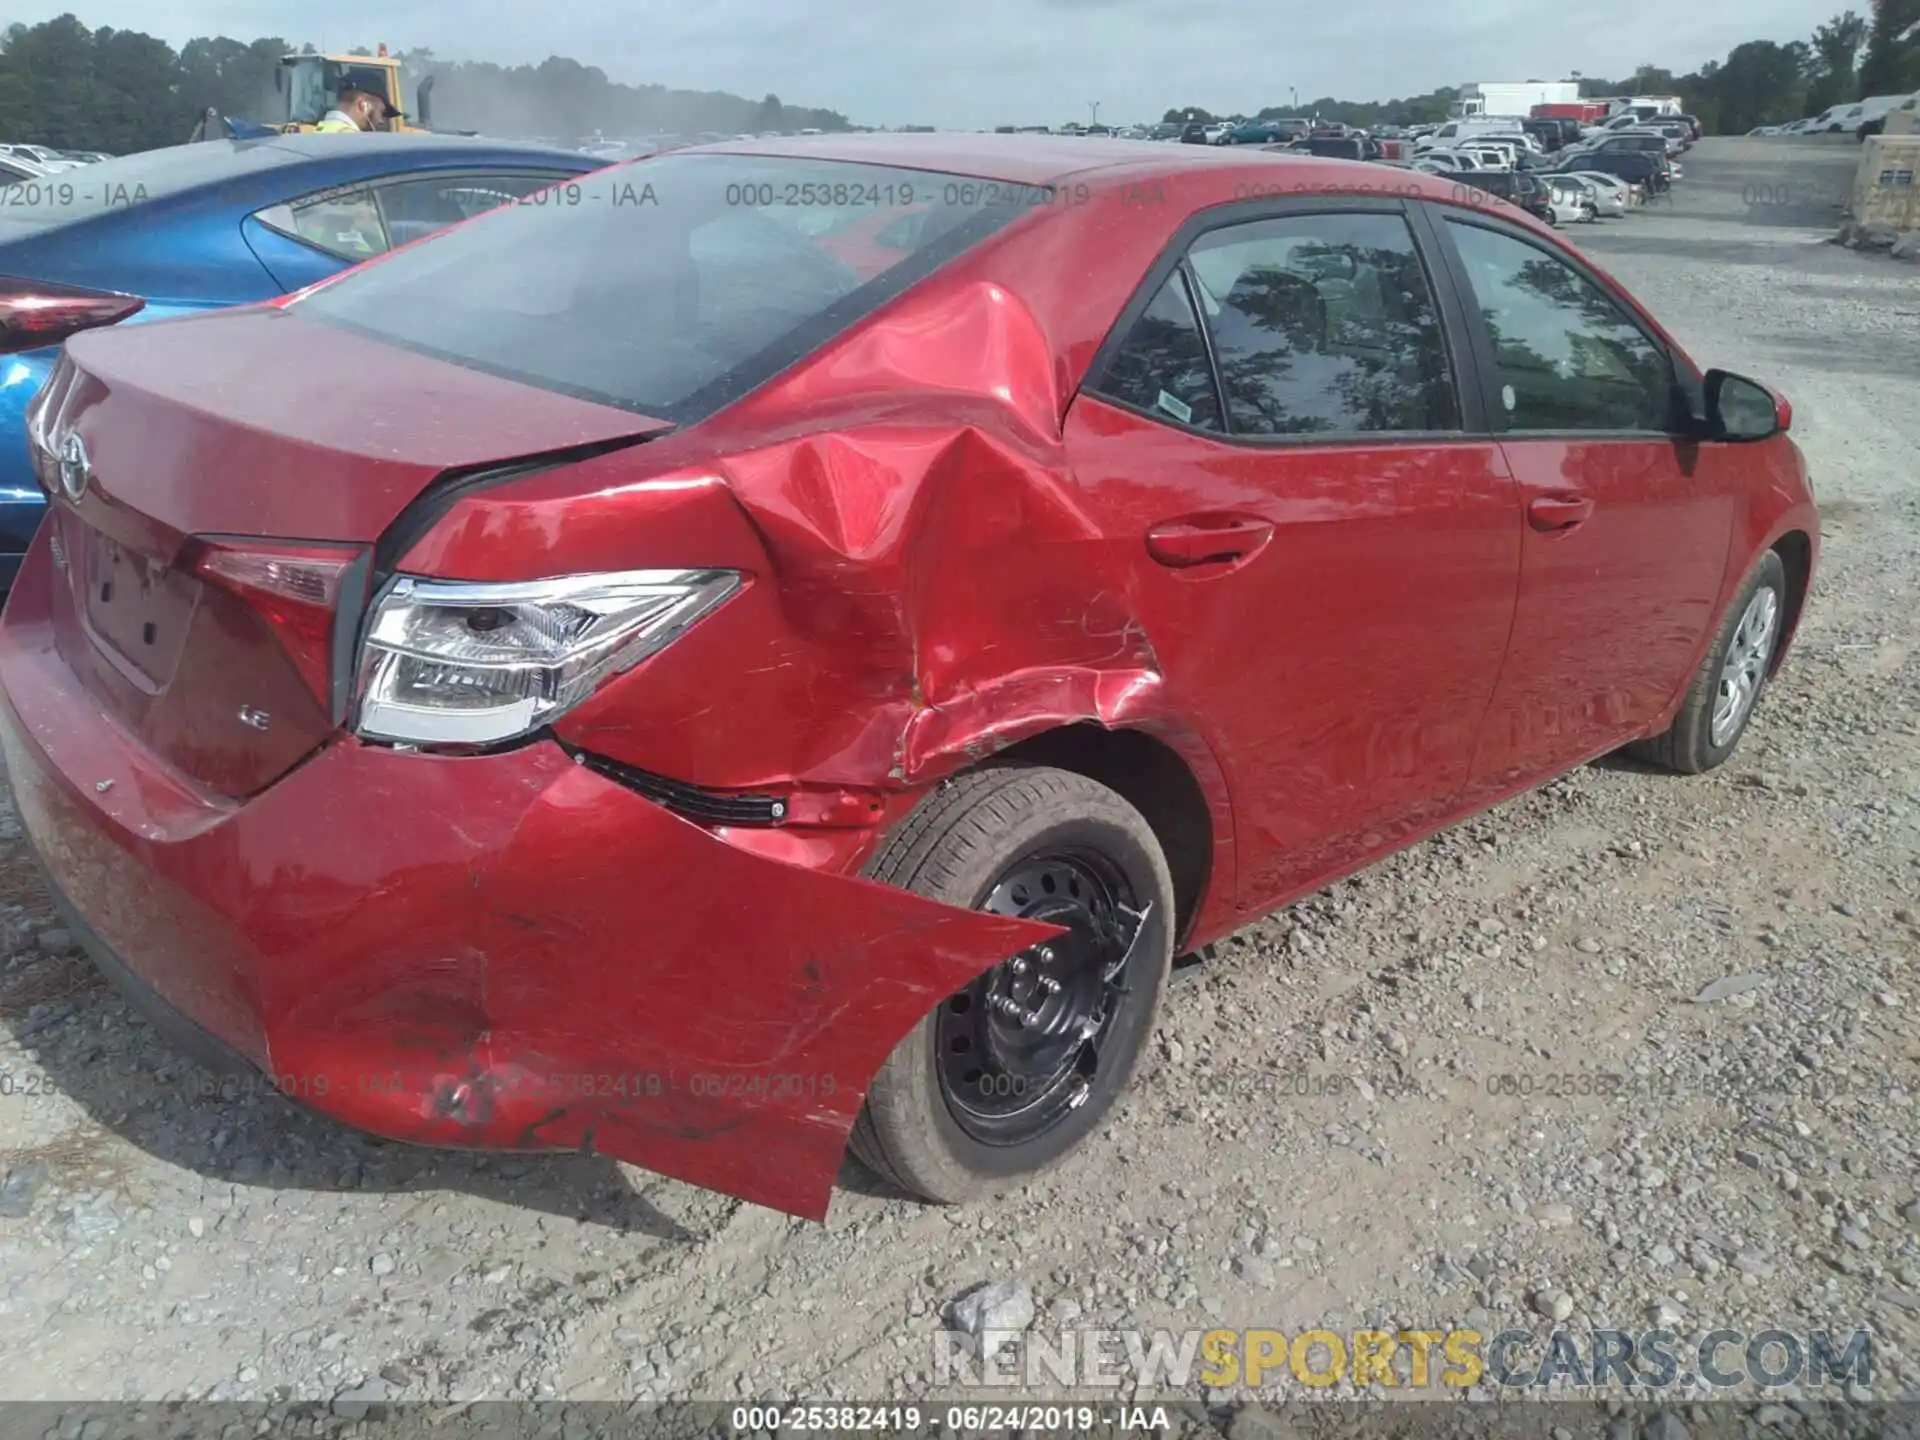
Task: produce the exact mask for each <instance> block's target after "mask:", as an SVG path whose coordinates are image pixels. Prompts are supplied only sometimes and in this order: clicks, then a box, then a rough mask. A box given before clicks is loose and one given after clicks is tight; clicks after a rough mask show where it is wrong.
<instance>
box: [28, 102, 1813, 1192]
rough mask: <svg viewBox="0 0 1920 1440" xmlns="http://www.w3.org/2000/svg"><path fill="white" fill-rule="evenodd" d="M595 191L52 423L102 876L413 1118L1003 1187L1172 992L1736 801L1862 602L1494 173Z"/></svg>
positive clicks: (339, 1066)
mask: <svg viewBox="0 0 1920 1440" xmlns="http://www.w3.org/2000/svg"><path fill="white" fill-rule="evenodd" d="M576 188H577V190H578V192H579V193H578V194H577V195H576V196H575V198H573V199H572V200H569V199H568V198H567V197H566V196H565V195H561V194H557V193H556V194H550V195H549V196H546V197H532V198H530V199H529V200H527V201H523V202H522V203H520V204H517V205H514V206H510V207H506V208H504V209H502V210H500V211H497V212H495V213H494V214H492V215H490V216H488V217H486V218H483V219H480V220H477V221H474V222H472V223H470V224H468V225H465V226H461V227H458V228H457V229H455V230H453V231H450V232H447V233H446V234H444V235H442V236H440V237H438V238H435V239H431V240H428V241H425V242H422V243H420V244H418V245H415V246H412V247H409V248H407V249H405V250H403V251H399V252H396V253H395V254H393V255H392V256H390V257H388V258H385V259H382V260H379V261H376V262H374V263H372V264H370V265H366V266H363V267H361V268H360V269H357V270H355V271H351V272H349V273H348V274H346V275H344V276H342V277H340V278H339V279H337V280H335V281H332V282H329V283H327V284H324V285H322V286H320V287H318V288H315V289H313V290H310V291H307V292H305V293H303V294H301V295H298V296H295V297H293V298H291V299H290V300H286V301H280V302H276V303H275V304H274V305H272V306H270V307H267V308H255V309H251V310H248V311H240V312H232V313H229V314H227V315H223V316H218V317H213V318H207V319H194V320H186V321H179V322H169V323H161V324H155V325H150V326H142V327H139V328H137V329H126V330H115V331H102V332H98V333H94V334H88V335H81V336H78V337H76V338H75V339H73V340H72V341H71V342H70V343H69V344H68V346H67V348H66V352H65V355H64V358H63V359H62V360H61V362H60V364H59V366H58V367H57V369H56V371H55V373H54V375H53V377H52V378H51V380H50V381H49V383H48V385H47V388H46V389H45V390H44V391H43V392H42V394H41V396H40V397H39V399H38V401H37V402H36V405H35V409H34V414H33V435H34V442H33V443H34V447H35V451H36V456H35V459H36V464H37V467H38V473H39V474H40V475H41V477H42V481H43V483H44V485H45V486H46V488H47V490H48V492H49V495H50V497H51V509H50V519H49V523H48V524H46V525H45V526H44V527H43V528H42V530H41V531H40V534H39V536H38V538H37V539H36V540H35V542H34V545H33V548H32V551H31V553H30V554H29V555H28V557H27V560H26V562H25V566H24V568H23V569H22V571H21V573H20V576H19V579H18V582H17V583H16V585H15V587H14V590H13V594H12V599H11V602H10V603H9V605H8V607H7V610H6V614H5V618H4V623H0V689H3V690H4V704H3V705H0V738H3V739H4V744H5V750H6V758H7V762H8V766H9V769H10V773H11V776H12V781H13V785H14V787H15V791H16V795H17V798H18V803H19V808H20V812H21V815H22V817H23V820H24V822H25V825H26V829H27V831H28V834H29V835H30V837H31V840H32V843H33V845H34V846H35V848H36V849H37V851H38V853H39V855H40V856H41V858H42V859H43V860H44V862H45V865H46V869H47V872H48V875H49V876H50V878H51V881H52V884H53V887H54V889H55V892H56V894H57V895H58V896H59V897H60V900H61V903H62V904H63V906H65V907H66V908H67V909H68V910H69V911H70V912H71V914H72V917H73V920H74V928H75V931H76V933H77V934H79V935H80V936H82V937H83V938H84V940H85V942H86V944H87V945H88V946H89V948H90V950H91V952H92V954H93V955H94V957H95V959H96V960H97V962H98V963H99V965H100V966H101V967H102V968H103V969H104V970H106V971H107V972H108V973H109V974H111V975H112V976H114V977H115V978H116V979H117V980H118V981H119V982H120V983H121V984H122V985H123V986H124V987H126V988H127V989H128V990H129V991H130V993H132V994H133V995H134V996H136V997H137V998H138V999H139V1000H140V1001H141V1003H143V1004H144V1005H146V1007H147V1008H148V1010H149V1013H151V1014H153V1015H154V1016H155V1017H156V1018H157V1020H158V1021H159V1023H162V1024H164V1025H166V1026H169V1027H171V1028H172V1030H173V1031H174V1033H176V1034H177V1035H178V1036H179V1037H180V1038H181V1039H183V1040H184V1041H186V1042H189V1043H192V1044H195V1045H197V1046H199V1047H200V1048H201V1049H202V1052H203V1053H206V1054H208V1055H209V1056H210V1057H211V1058H214V1059H216V1060H226V1061H237V1062H239V1063H246V1064H250V1065H252V1066H255V1067H258V1068H259V1069H260V1070H262V1071H265V1072H266V1073H267V1074H268V1075H270V1076H272V1077H273V1080H274V1083H275V1084H276V1085H278V1086H279V1087H280V1088H281V1089H282V1090H283V1091H284V1092H285V1093H287V1094H288V1095H290V1096H291V1097H293V1098H294V1099H296V1100H299V1101H301V1102H303V1103H306V1104H308V1105H311V1106H314V1107H317V1108H318V1109H320V1110H322V1111H325V1112H327V1113H329V1114H331V1115H334V1116H336V1117H338V1118H340V1119H341V1120H344V1121H347V1122H349V1123H351V1124H354V1125H358V1126H362V1127H364V1128H366V1129H368V1130H371V1131H376V1132H378V1133H380V1134H382V1135H386V1136H389V1137H394V1138H398V1139H403V1140H409V1141H416V1142H420V1143H424V1144H432V1145H448V1146H476V1147H494V1148H503V1149H520V1150H537V1149H576V1148H591V1149H593V1150H595V1151H598V1152H602V1153H605V1154H609V1155H613V1156H616V1157H618V1158H620V1159H623V1160H627V1161H631V1162H634V1163H636V1164H639V1165H642V1166H645V1167H648V1168H651V1169H653V1170H656V1171H660V1172H663V1173H665V1174H668V1175H673V1176H678V1177H680V1178H682V1179H685V1180H688V1181H692V1182H694V1183H697V1184H700V1185H705V1186H711V1187H714V1188H717V1189H720V1190H724V1191H728V1192H731V1193H733V1194H735V1195H739V1196H743V1197H745V1198H747V1199H749V1200H752V1201H755V1202H758V1203H761V1204H764V1205H769V1206H775V1207H779V1208H781V1209H785V1210H788V1211H792V1212H794V1213H798V1214H802V1215H807V1216H814V1217H819V1216H822V1215H824V1214H825V1212H826V1208H827V1204H828V1200H829V1197H830V1194H831V1190H832V1186H833V1184H834V1180H835V1176H836V1172H837V1171H838V1169H839V1166H840V1164H841V1161H842V1156H843V1152H844V1151H845V1149H846V1147H847V1145H848V1142H849V1138H851V1143H852V1146H853V1149H854V1150H855V1151H856V1153H857V1154H858V1155H859V1156H860V1157H861V1158H862V1159H863V1160H864V1161H865V1162H866V1163H867V1164H868V1165H869V1166H871V1167H872V1168H874V1169H876V1170H878V1171H879V1172H881V1173H882V1174H883V1175H885V1176H886V1177H888V1178H890V1179H892V1180H894V1181H897V1182H898V1183H899V1184H900V1185H902V1186H904V1187H905V1188H907V1189H908V1190H910V1191H913V1192H915V1193H918V1194H920V1195H923V1196H927V1197H930V1198H934V1199H938V1200H945V1201H953V1200H960V1199H964V1198H967V1197H972V1196H977V1195H981V1194H986V1193H991V1192H994V1191H997V1190H1000V1189H1004V1188H1006V1187H1008V1186H1010V1185H1013V1184H1016V1183H1018V1182H1020V1181H1021V1180H1022V1179H1024V1178H1025V1177H1028V1176H1031V1175H1032V1174H1034V1173H1035V1172H1037V1171H1039V1170H1041V1169H1042V1168H1044V1167H1046V1166H1048V1165H1050V1164H1052V1163H1053V1162H1055V1161H1057V1160H1058V1159H1060V1158H1061V1157H1062V1156H1063V1155H1065V1154H1066V1153H1067V1152H1068V1151H1070V1150H1071V1149H1072V1148H1073V1147H1074V1146H1075V1145H1076V1144H1077V1143H1078V1142H1080V1141H1081V1140H1083V1139H1084V1138H1085V1137H1086V1136H1087V1135H1088V1134H1089V1133H1090V1132H1091V1131H1093V1130H1094V1129H1095V1127H1096V1126H1098V1125H1099V1124H1100V1123H1101V1120H1102V1117H1103V1116H1104V1115H1105V1114H1106V1113H1107V1112H1108V1110H1109V1108H1110V1106H1111V1104H1112V1102H1113V1100H1114V1099H1115V1097H1116V1096H1117V1095H1118V1094H1119V1093H1120V1092H1121V1091H1122V1089H1123V1088H1124V1087H1125V1086H1126V1084H1127V1083H1128V1080H1129V1077H1130V1076H1131V1074H1132V1072H1133V1070H1134V1068H1135V1066H1136V1064H1137V1062H1138V1061H1139V1059H1140V1056H1141V1053H1142V1050H1143V1048H1144V1046H1145V1044H1146V1041H1147V1038H1148V1036H1149V1033H1150V1032H1151V1029H1152V1026H1153V1023H1154V1014H1155V1009H1156V1007H1157V1005H1158V1004H1159V1001H1160V997H1161V993H1162V990H1163V988H1164V986H1165V982H1166V977H1167V973H1168V969H1169V964H1170V961H1171V959H1172V957H1173V956H1174V955H1176V954H1179V953H1183V952H1185V951H1188V950H1191V949H1194V948H1196V947H1198V946H1200V945H1202V944H1204V943H1205V942H1207V941H1209V940H1211V939H1213V938H1215V937H1218V936H1221V935H1223V934H1225V933H1227V932H1229V931H1232V930H1234V929H1236V928H1238V927H1240V926H1244V925H1246V924H1247V923H1249V922H1250V921H1251V920H1253V919H1255V918H1257V917H1258V916H1260V915H1262V914H1264V913H1266V912H1269V911H1271V910H1273V909H1275V908H1276V907H1277V906H1281V905H1284V904H1286V903H1288V901H1290V900H1291V899H1293V898H1295V897H1297V896H1300V895H1302V894H1305V893H1307V892H1310V891H1312V890H1315V889H1316V888H1318V887H1321V886H1324V885H1325V884H1327V883H1328V882H1329V881H1331V880H1333V879H1334V878H1336V877H1338V876H1341V875H1344V874H1347V873H1349V872H1351V871H1353V870H1355V869H1357V868H1359V867H1361V866H1363V865H1365V864H1367V863H1368V862H1369V861H1371V860H1374V859H1376V858H1378V857H1379V856H1381V855H1384V854H1386V853H1387V852H1389V851H1392V850H1394V849H1396V848H1398V847H1401V846H1404V845H1407V844H1409V843H1411V842H1413V841H1414V840H1417V839H1418V838H1420V837H1421V836H1423V835H1426V834H1429V833H1431V832H1432V831H1434V830H1435V829H1437V828H1439V827H1441V826H1444V825H1448V824H1451V823H1453V822H1455V821H1457V820H1459V819H1460V818H1461V817H1462V816H1465V815H1468V814H1470V813H1472V812H1475V811H1478V810H1481V809H1484V808H1485V807H1487V806H1489V805H1492V804H1494V803H1495V802H1497V801H1499V800H1501V799H1503V798H1505V797H1507V796H1510V795H1512V794H1514V793H1516V792H1518V791H1520V790H1523V789H1525V788H1527V787H1529V786H1532V785H1537V784H1539V783H1540V782H1542V781H1543V780H1546V779H1547V778H1549V777H1551V776H1554V775H1556V774H1559V773H1561V772H1563V771H1565V770H1567V769H1569V768H1570V767H1573V766H1577V765H1580V764H1582V763H1583V762H1585V761H1588V760H1590V759H1592V758H1594V757H1596V756H1599V755H1602V754H1605V753H1607V752H1609V751H1613V750H1616V749H1619V748H1621V747H1624V746H1632V747H1633V748H1634V749H1635V750H1636V751H1637V752H1638V753H1639V754H1641V755H1643V756H1645V757H1648V758H1650V759H1652V760H1655V761H1657V762H1659V763H1660V764H1662V765H1664V766H1666V767H1669V768H1671V769H1674V770H1678V771H1682V772H1688V773H1691V772H1698V771H1703V770H1707V769H1710V768H1712V767H1713V766H1716V765H1719V764H1720V763H1722V762H1723V761H1725V760H1726V759H1727V757H1728V756H1729V755H1730V754H1731V753H1732V752H1733V749H1734V747H1735V746H1736V745H1737V744H1738V743H1739V740H1740V736H1741V733H1742V731H1743V730H1744V729H1745V727H1746V725H1747V724H1748V722H1749V719H1750V718H1751V716H1752V714H1753V712H1754V706H1755V703H1756V701H1757V700H1758V698H1759V696H1760V694H1761V692H1762V690H1763V688H1764V687H1765V685H1766V684H1767V682H1768V680H1769V678H1770V677H1771V676H1772V675H1773V674H1774V673H1775V672H1776V670H1777V669H1778V667H1779V665H1780V663H1781V660H1782V657H1783V655H1784V653H1785V651H1786V647H1787V644H1788V642H1789V640H1790V638H1791V636H1792V634H1793V632H1794V628H1795V625H1796V622H1797V621H1798V619H1799V617H1800V614H1801V611H1802V609H1803V607H1804V605H1805V603H1806V598H1807V592H1808V586H1809V583H1810V581H1811V577H1812V573H1813V569H1814V561H1815V548H1816V537H1817V535H1818V533H1819V527H1818V523H1817V515H1816V510H1815V506H1814V501H1813V497H1812V494H1811V492H1810V490H1809V487H1808V483H1807V476H1806V470H1805V466H1804V463H1803V461H1802V458H1801V455H1800V452H1799V450H1798V448H1797V447H1796V446H1795V445H1794V444H1793V443H1792V441H1791V440H1790V439H1789V438H1788V437H1787V435H1786V433H1785V432H1786V430H1787V426H1788V423H1789V419H1790V415H1789V411H1788V407H1787V403H1786V401H1785V400H1783V399H1781V398H1779V397H1778V396H1776V395H1774V394H1773V393H1772V392H1771V391H1769V390H1767V389H1765V388H1764V387H1763V386H1761V385H1759V384H1757V383H1756V382H1754V381H1751V380H1747V379H1743V378H1741V377H1738V376H1735V375H1730V374H1726V373H1724V372H1721V371H1717V370H1709V371H1706V372H1704V373H1702V371H1701V370H1700V369H1699V368H1698V367H1696V365H1695V364H1694V362H1693V361H1692V360H1690V359H1689V358H1688V357H1687V356H1686V354H1685V353H1683V352H1682V350H1681V349H1680V347H1679V346H1678V345H1677V344H1676V343H1675V342H1674V341H1673V339H1672V338H1671V337H1670V336H1668V335H1667V334H1666V332H1665V331H1663V330H1662V329H1661V328H1660V326H1659V325H1658V324H1657V323H1656V322H1655V321H1654V320H1653V319H1652V318H1651V317H1649V316H1648V315H1647V314H1646V313H1645V312H1644V311H1643V310H1642V309H1641V308H1640V307H1639V306H1638V305H1637V304H1636V303H1635V302H1634V301H1633V300H1632V298H1631V297H1629V296H1628V295H1627V294H1625V293H1624V292H1623V291H1622V290H1621V288H1620V287H1619V286H1618V285H1617V284H1615V283H1614V282H1613V281H1612V280H1611V279H1609V278H1608V277H1607V276H1606V275H1605V274H1603V273H1601V272H1600V271H1599V270H1597V269H1596V268H1595V267H1594V266H1593V265H1592V264H1591V263H1589V262H1588V261H1587V260H1585V259H1584V258H1582V257H1581V256H1580V255H1579V254H1578V253H1576V252H1575V251H1574V250H1572V249H1571V248H1569V247H1568V246H1567V245H1566V244H1565V243H1563V242H1562V241H1561V240H1559V239H1558V238H1557V237H1556V236H1555V235H1554V234H1553V233H1551V232H1550V231H1547V230H1545V229H1543V228H1542V227H1541V226H1539V225H1537V224H1535V223H1534V222H1532V221H1531V220H1529V219H1528V218H1527V217H1525V216H1524V215H1522V214H1520V213H1519V212H1518V211H1515V210H1512V209H1509V208H1507V207H1506V206H1504V205H1501V204H1499V203H1498V202H1495V201H1490V200H1488V199H1486V198H1485V197H1479V196H1464V197H1463V196H1462V195H1461V194H1460V193H1459V192H1457V191H1456V190H1454V189H1453V188H1451V187H1449V186H1447V185H1446V184H1445V183H1444V182H1441V181H1430V180H1427V179H1425V178H1424V177H1419V176H1411V175H1404V174H1396V173H1394V172H1390V171H1387V170H1384V169H1382V168H1379V167H1374V166H1366V165H1359V164H1352V163H1342V162H1337V161H1325V160H1316V159H1311V158H1304V157H1302V158H1294V157H1280V156H1274V155H1267V154H1263V153H1259V152H1249V151H1246V150H1239V149H1214V148H1212V147H1204V146H1162V145H1147V144H1141V145H1130V144H1127V143H1124V142H1118V141H1113V140H1109V139H1102V140H1097V141H1081V142H1069V141H1062V142H1052V141H1043V140H1034V139H1030V138H1027V137H1004V138H1002V137H979V138H974V137H919V136H862V137H854V138H847V139H838V140H834V141H832V142H831V146H829V145H828V143H827V142H825V141H819V140H809V141H807V142H804V143H799V144H792V145H788V144H786V143H784V142H765V143H760V144H740V145H731V146H720V147H713V148H711V149H708V150H705V151H681V152H678V153H676V154H673V155H668V156H662V157H658V158H654V159H650V160H646V161H642V162H638V163H636V164H634V165H631V166H627V167H623V168H620V169H616V170H611V171H606V172H602V173H601V174H599V175H598V176H596V177H591V178H589V179H588V180H585V181H582V182H581V183H580V185H579V186H578V187H576ZM883 216H888V217H898V220H899V221H900V223H898V224H894V223H891V222H889V221H884V220H882V219H880V218H879V217H883ZM848 236H856V237H860V240H859V244H858V245H857V246H856V247H855V248H856V249H857V251H858V254H857V256H855V255H854V253H853V252H852V251H850V250H849V249H848V245H849V244H850V243H852V242H850V241H849V240H848V238H847V237H848Z"/></svg>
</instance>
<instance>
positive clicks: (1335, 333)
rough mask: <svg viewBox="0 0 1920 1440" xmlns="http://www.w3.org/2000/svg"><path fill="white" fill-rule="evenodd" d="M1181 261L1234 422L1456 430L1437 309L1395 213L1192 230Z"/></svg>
mask: <svg viewBox="0 0 1920 1440" xmlns="http://www.w3.org/2000/svg"><path fill="white" fill-rule="evenodd" d="M1189 263H1190V264H1191V266H1192V271H1193V275H1194V280H1195V289H1196V294H1197V298H1198V300H1199V302H1200V305H1201V308H1202V310H1203V311H1204V312H1205V320H1206V325H1207V328H1208V329H1209V330H1210V331H1211V332H1212V336H1213V347H1214V355H1215V358H1216V361H1217V363H1218V365H1219V370H1220V382H1221V390H1222V392H1223V393H1224V395H1225V398H1226V406H1227V417H1228V422H1229V424H1230V426H1231V428H1232V429H1233V430H1234V432H1235V433H1237V434H1244V435H1316V434H1324V435H1341V434H1378V433H1392V432H1396V431H1423V430H1452V429H1455V428H1457V427H1458V425H1459V423H1460V418H1459V409H1458V406H1457V404H1456V401H1455V391H1454V378H1453V375H1452V372H1451V369H1450V367H1449V365H1448V361H1447V350H1446V345H1445V342H1444V340H1443V338H1442V333H1441V328H1440V317H1439V313H1438V310H1437V308H1436V306H1435V304H1434V299H1433V291H1432V289H1431V287H1429V285H1428V283H1427V275H1426V271H1425V268H1424V267H1423V266H1422V265H1421V263H1420V257H1419V254H1418V252H1417V251H1416V249H1415V247H1414V242H1413V234H1412V231H1411V230H1409V229H1408V227H1407V222H1406V219H1405V218H1404V217H1403V216H1400V215H1394V214H1346V215H1301V216H1291V217H1286V218H1281V219H1273V220H1256V221H1251V222H1249V223H1247V224H1244V225H1233V226H1229V227H1227V228H1225V229H1221V230H1216V231H1213V232H1212V233H1210V234H1207V235H1204V236H1202V237H1201V238H1200V239H1199V240H1198V241H1197V242H1195V244H1194V246H1193V249H1192V251H1191V252H1190V254H1189Z"/></svg>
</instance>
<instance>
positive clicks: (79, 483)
mask: <svg viewBox="0 0 1920 1440" xmlns="http://www.w3.org/2000/svg"><path fill="white" fill-rule="evenodd" d="M92 483H93V461H91V460H89V459H88V458H87V447H86V444H85V442H84V441H82V440H81V439H80V437H79V436H78V435H71V434H70V435H68V436H67V438H66V439H64V440H62V441H61V442H60V488H61V489H62V490H64V491H66V492H67V498H68V499H69V500H72V501H75V502H78V501H79V499H80V497H81V496H82V495H84V494H86V493H87V486H88V485H90V484H92Z"/></svg>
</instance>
